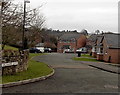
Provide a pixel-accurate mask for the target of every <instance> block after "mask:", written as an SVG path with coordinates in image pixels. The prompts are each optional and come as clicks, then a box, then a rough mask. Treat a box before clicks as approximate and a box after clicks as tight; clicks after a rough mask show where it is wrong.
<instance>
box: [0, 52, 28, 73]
mask: <svg viewBox="0 0 120 95" xmlns="http://www.w3.org/2000/svg"><path fill="white" fill-rule="evenodd" d="M28 58H29V51H28V50H26V51H13V50H4V51H2V64H5V63H11V62H18V65H11V66H6V67H2V74H3V75H10V74H15V73H16V72H21V71H24V70H27V68H28Z"/></svg>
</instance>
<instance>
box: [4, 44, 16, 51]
mask: <svg viewBox="0 0 120 95" xmlns="http://www.w3.org/2000/svg"><path fill="white" fill-rule="evenodd" d="M4 50H18V48H15V47H12V46H8V45H5V47H4Z"/></svg>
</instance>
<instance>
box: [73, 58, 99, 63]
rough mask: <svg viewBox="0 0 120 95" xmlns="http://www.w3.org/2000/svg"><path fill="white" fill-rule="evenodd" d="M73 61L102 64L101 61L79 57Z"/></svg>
mask: <svg viewBox="0 0 120 95" xmlns="http://www.w3.org/2000/svg"><path fill="white" fill-rule="evenodd" d="M73 60H76V61H90V62H100V61H97V60H96V59H91V58H78V57H74V58H73Z"/></svg>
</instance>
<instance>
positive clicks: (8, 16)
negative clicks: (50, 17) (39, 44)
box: [1, 1, 45, 48]
mask: <svg viewBox="0 0 120 95" xmlns="http://www.w3.org/2000/svg"><path fill="white" fill-rule="evenodd" d="M39 9H40V7H39V8H35V9H29V11H27V12H26V24H25V25H26V26H28V29H27V30H28V31H29V29H30V27H32V30H33V31H37V32H40V31H41V29H42V27H43V24H44V22H45V19H44V16H43V15H40V13H39ZM1 11H2V38H3V40H2V44H3V45H2V48H4V46H5V45H6V44H10V43H11V42H14V41H20V40H22V35H21V34H22V31H23V30H22V25H23V6H22V4H13V2H11V1H8V2H2V10H1ZM18 31H19V32H18ZM17 35H19V38H21V39H18V38H17V37H18V36H17ZM27 37H28V36H27ZM28 38H29V37H28ZM33 38H35V37H33ZM16 39H17V40H16ZM26 39H27V38H26ZM29 39H30V38H29Z"/></svg>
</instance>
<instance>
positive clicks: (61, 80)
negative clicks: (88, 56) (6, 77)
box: [3, 53, 118, 93]
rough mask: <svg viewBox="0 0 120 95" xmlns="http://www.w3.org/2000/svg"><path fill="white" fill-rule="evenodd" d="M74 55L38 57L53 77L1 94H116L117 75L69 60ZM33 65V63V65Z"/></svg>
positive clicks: (10, 89) (13, 88)
mask: <svg viewBox="0 0 120 95" xmlns="http://www.w3.org/2000/svg"><path fill="white" fill-rule="evenodd" d="M75 56H77V55H76V54H57V53H51V54H48V55H43V56H38V57H36V58H34V59H35V60H37V61H40V62H45V63H46V64H48V65H51V66H52V67H53V68H54V69H55V74H54V76H52V77H50V78H48V79H46V80H44V81H39V82H35V83H30V84H26V85H20V86H15V87H9V88H4V89H3V93H97V92H99V93H102V92H104V93H105V92H118V75H117V74H113V73H109V72H105V71H102V70H99V69H96V68H93V67H89V66H87V65H85V64H82V63H80V62H78V61H73V60H72V59H71V58H72V57H75ZM33 64H34V63H33Z"/></svg>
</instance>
